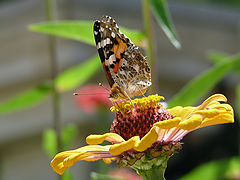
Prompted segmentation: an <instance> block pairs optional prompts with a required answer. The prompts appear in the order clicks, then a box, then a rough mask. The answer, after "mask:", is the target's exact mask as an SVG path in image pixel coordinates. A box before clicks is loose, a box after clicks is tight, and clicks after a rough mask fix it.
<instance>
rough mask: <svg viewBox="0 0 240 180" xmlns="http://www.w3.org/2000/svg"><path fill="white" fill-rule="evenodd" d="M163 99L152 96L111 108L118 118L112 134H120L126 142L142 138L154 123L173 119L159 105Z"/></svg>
mask: <svg viewBox="0 0 240 180" xmlns="http://www.w3.org/2000/svg"><path fill="white" fill-rule="evenodd" d="M161 99H164V98H163V97H162V96H158V95H151V96H148V97H143V98H141V99H134V100H132V101H125V102H121V103H118V104H116V105H115V106H113V107H111V110H112V111H116V118H115V119H114V121H113V123H112V125H111V128H110V132H112V133H117V134H119V135H120V136H121V137H122V138H124V139H125V140H128V139H130V138H131V137H133V136H139V137H140V138H142V137H143V136H144V135H145V134H147V133H148V132H149V130H150V129H151V128H152V126H153V124H154V123H156V122H159V121H164V120H167V119H171V118H172V115H171V114H170V113H169V112H168V111H167V110H166V109H164V108H163V106H162V105H161V104H160V103H159V102H160V100H161Z"/></svg>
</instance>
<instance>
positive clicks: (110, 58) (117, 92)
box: [94, 16, 152, 101]
mask: <svg viewBox="0 0 240 180" xmlns="http://www.w3.org/2000/svg"><path fill="white" fill-rule="evenodd" d="M94 36H95V41H96V46H97V50H98V53H99V56H100V59H101V62H102V65H103V68H104V71H105V74H106V77H107V80H108V83H109V85H110V87H111V91H110V96H109V99H110V100H112V101H117V100H120V99H131V98H132V97H134V96H143V95H144V93H145V92H146V90H147V88H148V87H149V86H151V84H152V83H151V73H150V68H149V66H148V63H147V60H146V58H145V57H144V56H143V55H142V54H141V52H140V51H139V48H138V47H137V46H135V45H134V44H133V43H132V42H131V40H129V39H128V38H127V37H126V36H125V35H124V34H123V33H121V32H120V30H119V27H118V26H117V24H116V22H115V21H114V19H112V18H111V17H109V16H103V17H102V19H101V21H98V20H97V21H95V23H94Z"/></svg>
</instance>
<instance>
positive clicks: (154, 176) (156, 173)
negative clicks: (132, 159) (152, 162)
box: [138, 166, 165, 180]
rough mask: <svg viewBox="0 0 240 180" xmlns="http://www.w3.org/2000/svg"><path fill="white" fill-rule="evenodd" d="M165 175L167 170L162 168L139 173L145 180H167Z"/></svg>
mask: <svg viewBox="0 0 240 180" xmlns="http://www.w3.org/2000/svg"><path fill="white" fill-rule="evenodd" d="M164 173H165V168H163V167H162V166H158V167H154V168H152V169H150V170H146V171H143V170H141V171H138V174H139V175H140V176H141V178H142V179H143V180H165V177H164Z"/></svg>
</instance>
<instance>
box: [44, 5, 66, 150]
mask: <svg viewBox="0 0 240 180" xmlns="http://www.w3.org/2000/svg"><path fill="white" fill-rule="evenodd" d="M55 10H56V2H55V0H45V11H46V19H47V21H53V20H54V19H55ZM48 49H49V56H50V67H51V80H52V100H53V123H54V129H55V131H56V134H57V151H58V152H60V151H61V150H62V144H61V141H60V138H61V121H60V107H59V93H58V92H57V89H56V85H55V81H54V79H55V77H56V76H57V74H58V63H57V52H56V51H57V50H56V39H55V38H54V37H52V36H48Z"/></svg>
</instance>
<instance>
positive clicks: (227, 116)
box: [201, 111, 234, 127]
mask: <svg viewBox="0 0 240 180" xmlns="http://www.w3.org/2000/svg"><path fill="white" fill-rule="evenodd" d="M233 122H234V115H233V111H227V112H226V111H225V112H221V113H219V115H217V116H214V117H212V118H205V119H204V120H203V122H202V125H201V127H205V126H210V125H215V124H224V123H233Z"/></svg>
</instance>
